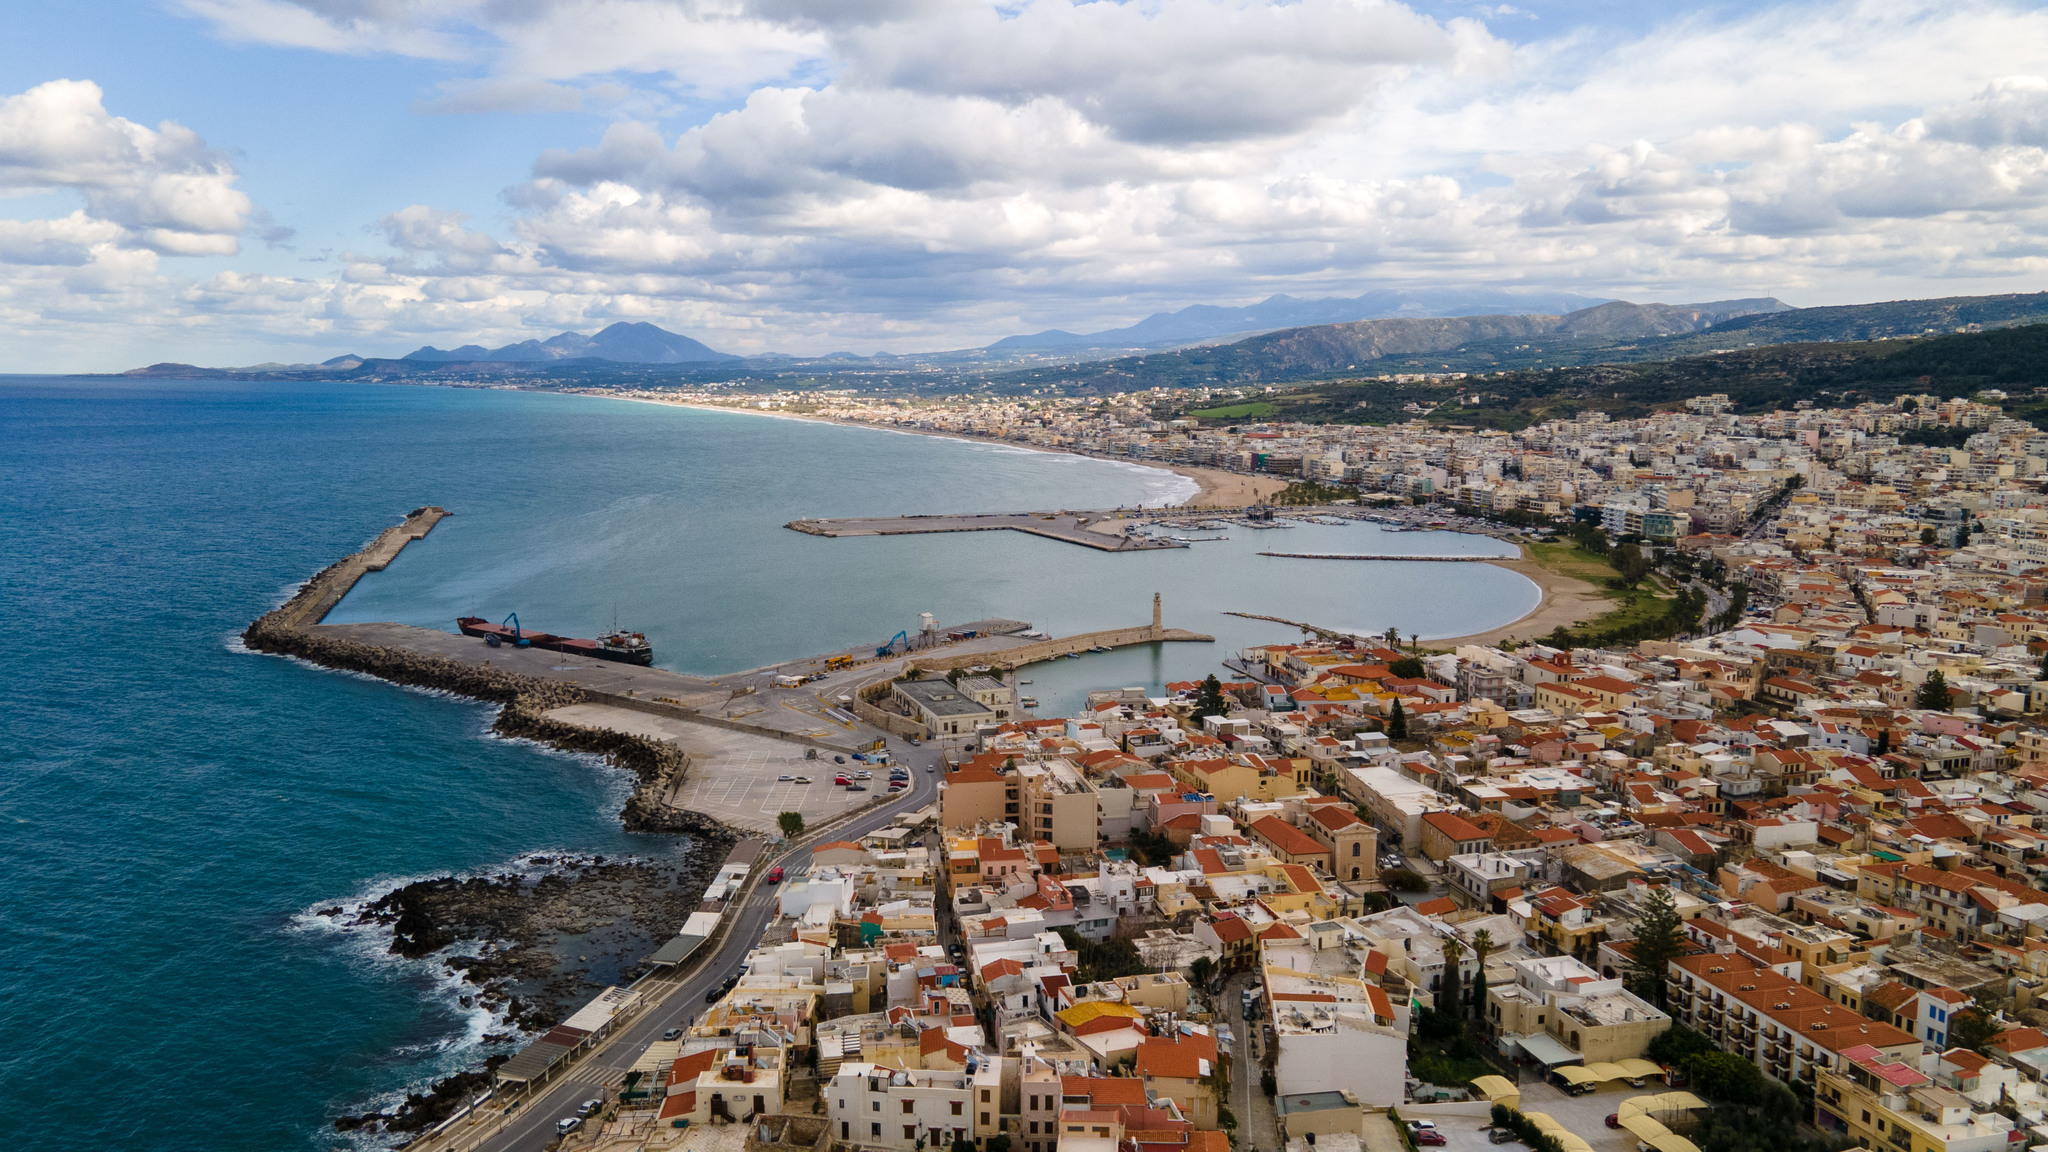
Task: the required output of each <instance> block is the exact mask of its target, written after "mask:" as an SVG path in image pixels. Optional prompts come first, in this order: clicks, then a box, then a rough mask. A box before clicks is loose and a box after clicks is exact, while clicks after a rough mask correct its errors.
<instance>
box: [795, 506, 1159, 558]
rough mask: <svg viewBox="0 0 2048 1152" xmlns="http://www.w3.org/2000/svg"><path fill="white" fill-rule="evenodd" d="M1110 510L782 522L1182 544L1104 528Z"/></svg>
mask: <svg viewBox="0 0 2048 1152" xmlns="http://www.w3.org/2000/svg"><path fill="white" fill-rule="evenodd" d="M1118 515H1119V514H1118V513H1115V512H994V513H988V514H986V515H961V516H863V517H856V518H853V519H847V520H792V521H790V522H789V523H788V524H787V525H786V527H788V528H792V529H794V530H796V531H798V532H803V533H806V534H808V535H812V536H917V535H923V534H925V533H930V532H1004V531H1008V532H1028V533H1030V534H1031V535H1033V536H1043V537H1045V538H1046V539H1048V540H1059V541H1062V542H1063V543H1067V544H1079V545H1080V546H1082V547H1083V548H1094V549H1097V550H1099V551H1103V552H1148V551H1151V550H1153V549H1158V548H1185V547H1187V545H1186V544H1185V543H1183V542H1181V541H1178V540H1162V539H1159V538H1156V537H1149V536H1132V535H1125V534H1124V533H1123V532H1122V531H1121V530H1120V529H1118V530H1108V531H1105V530H1104V528H1103V525H1104V524H1105V523H1109V524H1114V523H1116V522H1117V520H1118Z"/></svg>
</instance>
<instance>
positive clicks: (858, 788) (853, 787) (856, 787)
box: [846, 784, 868, 792]
mask: <svg viewBox="0 0 2048 1152" xmlns="http://www.w3.org/2000/svg"><path fill="white" fill-rule="evenodd" d="M846 790H847V791H848V792H865V791H867V790H868V786H867V785H865V784H848V785H847V786H846Z"/></svg>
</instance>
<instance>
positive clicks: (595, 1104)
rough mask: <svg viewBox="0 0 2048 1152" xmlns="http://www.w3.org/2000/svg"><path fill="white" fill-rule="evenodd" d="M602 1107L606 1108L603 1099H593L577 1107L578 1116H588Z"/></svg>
mask: <svg viewBox="0 0 2048 1152" xmlns="http://www.w3.org/2000/svg"><path fill="white" fill-rule="evenodd" d="M602 1107H604V1099H603V1098H602V1097H593V1098H591V1099H589V1100H585V1101H584V1102H583V1103H581V1104H578V1105H577V1106H576V1114H577V1115H578V1116H588V1115H590V1114H591V1113H592V1112H595V1111H597V1110H598V1109H599V1108H602Z"/></svg>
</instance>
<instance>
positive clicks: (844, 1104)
mask: <svg viewBox="0 0 2048 1152" xmlns="http://www.w3.org/2000/svg"><path fill="white" fill-rule="evenodd" d="M839 1110H840V1111H842V1112H844V1111H845V1110H846V1101H844V1100H841V1101H840V1102H839Z"/></svg>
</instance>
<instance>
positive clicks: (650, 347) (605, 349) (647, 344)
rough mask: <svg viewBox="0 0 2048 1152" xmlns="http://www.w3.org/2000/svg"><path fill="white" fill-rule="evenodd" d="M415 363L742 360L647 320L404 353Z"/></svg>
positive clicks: (687, 362)
mask: <svg viewBox="0 0 2048 1152" xmlns="http://www.w3.org/2000/svg"><path fill="white" fill-rule="evenodd" d="M404 359H407V360H411V361H415V362H421V361H424V362H428V363H445V362H448V361H458V360H460V361H475V362H478V363H532V362H536V361H549V360H610V361H613V362H615V363H620V364H706V363H712V362H716V361H725V360H738V359H740V357H738V356H733V355H730V354H728V353H725V352H719V351H715V350H713V349H711V348H709V347H707V346H705V345H703V344H701V343H699V342H697V341H695V340H692V339H691V338H690V337H688V336H684V335H681V334H679V333H675V332H670V331H668V330H667V329H664V328H658V327H656V326H655V325H653V324H649V323H647V322H645V321H624V320H622V321H619V322H618V323H615V324H611V325H608V326H606V327H605V328H604V329H602V330H601V331H599V332H598V333H597V334H596V335H594V336H585V335H583V334H582V333H580V332H561V333H557V334H556V335H553V336H550V337H548V338H547V339H546V340H521V341H520V342H518V343H517V344H507V345H505V346H504V347H502V348H485V347H483V346H482V345H480V344H464V345H463V346H462V347H460V348H456V349H452V350H449V351H443V350H441V349H439V348H436V347H434V346H433V345H431V344H429V345H427V346H426V347H424V348H419V349H416V350H414V351H412V352H408V353H406V355H405V357H404Z"/></svg>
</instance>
